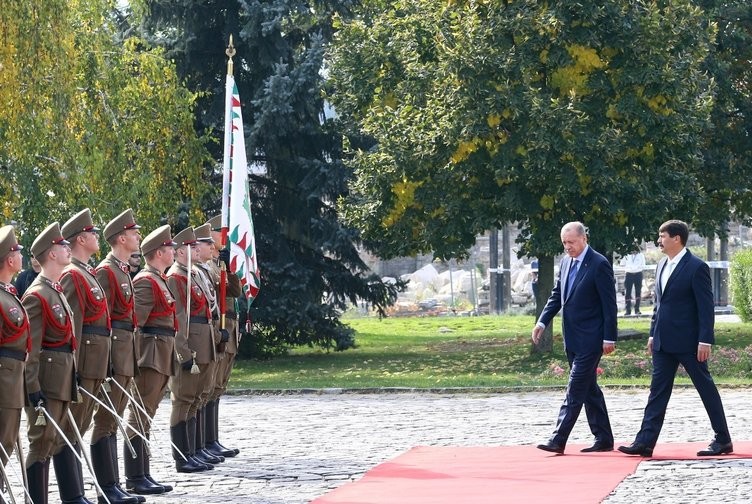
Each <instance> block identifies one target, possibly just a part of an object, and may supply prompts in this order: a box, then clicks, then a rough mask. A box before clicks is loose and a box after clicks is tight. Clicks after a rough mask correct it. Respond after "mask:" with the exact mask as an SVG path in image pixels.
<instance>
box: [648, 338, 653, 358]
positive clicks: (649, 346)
mask: <svg viewBox="0 0 752 504" xmlns="http://www.w3.org/2000/svg"><path fill="white" fill-rule="evenodd" d="M648 355H653V337H652V336H651V337H649V338H648Z"/></svg>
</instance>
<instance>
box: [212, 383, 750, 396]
mask: <svg viewBox="0 0 752 504" xmlns="http://www.w3.org/2000/svg"><path fill="white" fill-rule="evenodd" d="M717 386H718V388H719V389H729V390H745V389H752V383H738V384H734V383H731V384H721V383H719V384H717ZM601 388H602V389H604V390H646V389H647V388H648V386H647V385H601ZM693 388H694V386H693V385H692V384H691V383H675V384H674V389H693ZM565 389H566V385H538V386H527V385H520V386H510V387H432V388H419V387H363V388H347V387H330V388H299V389H237V390H227V392H226V393H225V394H226V395H230V396H254V395H259V396H263V395H338V394H343V395H344V394H353V395H354V394H363V395H371V394H517V393H527V392H551V391H564V390H565Z"/></svg>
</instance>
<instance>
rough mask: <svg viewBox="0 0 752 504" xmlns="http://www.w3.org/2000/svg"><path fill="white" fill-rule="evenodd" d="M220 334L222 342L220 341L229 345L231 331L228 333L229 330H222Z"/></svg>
mask: <svg viewBox="0 0 752 504" xmlns="http://www.w3.org/2000/svg"><path fill="white" fill-rule="evenodd" d="M219 334H220V340H219V342H220V343H227V342H228V341H230V331H228V330H227V329H220V330H219Z"/></svg>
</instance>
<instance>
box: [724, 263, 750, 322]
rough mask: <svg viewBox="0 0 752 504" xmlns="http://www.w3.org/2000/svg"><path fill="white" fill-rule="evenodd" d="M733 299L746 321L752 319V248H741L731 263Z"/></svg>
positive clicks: (740, 314)
mask: <svg viewBox="0 0 752 504" xmlns="http://www.w3.org/2000/svg"><path fill="white" fill-rule="evenodd" d="M729 277H730V284H731V299H732V303H733V305H734V309H735V311H736V313H737V314H738V315H739V317H740V318H741V319H742V320H743V321H744V322H749V321H750V320H752V250H741V251H739V252H737V253H736V254H735V255H734V260H733V262H732V263H731V274H730V275H729Z"/></svg>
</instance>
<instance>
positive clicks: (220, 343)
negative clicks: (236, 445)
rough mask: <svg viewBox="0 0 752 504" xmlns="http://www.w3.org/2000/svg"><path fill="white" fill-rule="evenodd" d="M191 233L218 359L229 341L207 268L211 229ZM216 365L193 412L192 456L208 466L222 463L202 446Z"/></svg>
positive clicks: (209, 369)
mask: <svg viewBox="0 0 752 504" xmlns="http://www.w3.org/2000/svg"><path fill="white" fill-rule="evenodd" d="M193 232H194V234H195V235H196V242H197V243H196V258H195V261H194V263H193V264H194V270H195V271H196V273H197V275H196V280H197V282H198V283H199V284H200V286H201V290H202V291H204V294H205V295H206V299H207V301H208V302H209V310H210V312H211V315H212V323H213V324H214V327H213V328H214V331H213V334H214V349H215V353H216V359H219V355H220V352H221V353H224V346H225V345H227V341H228V340H229V339H230V333H228V332H227V330H226V329H224V328H220V327H219V304H218V302H217V291H216V289H215V282H214V280H213V278H212V273H211V271H210V265H209V263H210V262H211V260H212V256H213V255H214V250H215V249H214V239H213V238H212V234H211V226H210V225H209V224H208V223H207V224H203V225H201V226H198V227H197V228H195V229H194V230H193ZM218 363H219V360H213V361H211V362H210V363H209V364H208V365H207V367H206V376H205V377H204V378H203V379H202V380H201V385H202V386H201V390H200V392H199V404H198V410H197V411H196V457H197V458H198V459H199V460H201V461H202V462H204V463H208V464H219V463H220V462H224V461H225V458H224V456H222V455H217V454H214V453H211V452H210V451H209V450H208V449H207V443H206V440H207V434H206V433H207V429H208V425H209V423H208V421H213V420H211V419H210V418H209V415H207V412H206V406H207V404H208V402H209V398H210V397H211V395H212V393H213V392H214V388H215V387H216V384H217V369H218ZM233 455H234V453H233Z"/></svg>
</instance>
